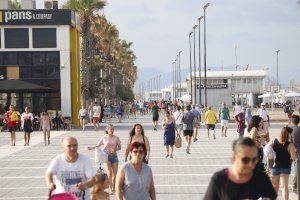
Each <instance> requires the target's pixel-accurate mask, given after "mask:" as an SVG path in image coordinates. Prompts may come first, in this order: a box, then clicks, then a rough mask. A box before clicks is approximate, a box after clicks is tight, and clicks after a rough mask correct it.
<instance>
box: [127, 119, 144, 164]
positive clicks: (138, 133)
mask: <svg viewBox="0 0 300 200" xmlns="http://www.w3.org/2000/svg"><path fill="white" fill-rule="evenodd" d="M140 137H142V141H138V140H135V138H140ZM134 142H140V143H143V144H145V146H146V153H145V154H144V158H143V162H144V163H146V164H148V162H149V157H150V144H149V140H148V138H147V137H146V136H145V134H144V128H143V126H142V125H141V124H135V125H134V126H133V128H132V129H131V131H130V132H129V139H128V142H127V148H126V151H125V162H127V158H128V156H129V147H130V144H131V143H134ZM130 159H131V158H130V157H129V160H130Z"/></svg>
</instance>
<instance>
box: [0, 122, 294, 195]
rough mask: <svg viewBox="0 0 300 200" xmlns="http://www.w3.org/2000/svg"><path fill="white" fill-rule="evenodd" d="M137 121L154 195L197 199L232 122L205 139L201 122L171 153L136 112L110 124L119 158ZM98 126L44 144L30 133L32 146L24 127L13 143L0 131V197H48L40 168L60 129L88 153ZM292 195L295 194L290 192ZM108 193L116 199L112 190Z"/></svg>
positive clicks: (226, 154)
mask: <svg viewBox="0 0 300 200" xmlns="http://www.w3.org/2000/svg"><path fill="white" fill-rule="evenodd" d="M137 122H139V123H142V125H143V126H144V128H145V132H146V135H147V136H148V137H149V140H150V143H151V144H150V145H151V157H150V166H151V167H152V170H153V173H154V182H155V188H156V193H157V199H158V200H165V199H172V200H182V199H189V200H194V199H195V200H196V199H197V200H198V199H202V198H203V195H204V193H205V190H206V187H207V185H208V183H209V180H210V177H211V175H212V174H213V173H214V172H215V171H217V170H220V169H222V168H224V167H227V166H229V165H230V156H231V143H232V141H233V140H234V139H235V138H236V137H237V134H236V133H235V127H234V126H233V124H230V129H229V134H228V135H229V137H227V138H221V137H220V132H219V130H218V131H217V139H216V140H210V141H208V140H207V139H206V134H205V132H204V129H203V128H202V129H201V131H200V135H199V136H200V139H199V141H197V142H195V143H193V144H192V146H191V154H190V155H187V154H186V153H185V148H184V147H183V148H180V149H175V152H174V158H173V159H171V158H167V159H166V158H165V157H164V147H163V131H162V129H161V128H159V130H158V131H157V132H154V131H153V129H152V126H151V123H150V117H149V116H146V117H140V116H139V117H138V118H137V119H136V120H134V119H130V120H125V121H124V122H123V123H120V124H119V123H115V120H113V121H112V123H113V124H114V125H115V134H116V135H118V136H119V137H120V139H121V141H122V145H123V147H122V150H121V151H120V152H119V160H120V161H121V162H120V163H123V161H124V147H125V145H126V142H127V139H128V132H129V130H130V129H131V127H132V125H133V124H134V123H137ZM103 126H104V125H102V126H101V130H100V131H98V132H95V131H93V130H92V129H91V128H90V129H89V130H88V131H86V132H82V131H76V130H75V131H71V132H64V131H59V132H55V131H53V132H52V133H51V145H50V146H46V147H45V146H44V143H43V137H42V133H41V132H35V133H33V134H32V136H33V137H32V141H31V146H29V147H25V146H23V145H24V142H23V133H17V138H18V142H17V146H16V147H11V146H9V144H10V138H9V137H10V135H9V133H1V135H0V200H1V199H3V200H4V199H5V200H9V199H41V200H42V199H47V194H48V191H47V188H46V184H45V181H44V174H45V171H46V168H47V166H48V165H49V163H50V160H51V159H52V158H53V157H54V156H56V155H57V154H59V153H61V152H62V149H61V146H60V142H61V139H62V138H63V137H64V136H65V135H73V136H76V137H77V138H78V141H79V151H80V152H81V153H84V154H88V155H89V156H90V157H91V158H92V159H93V152H88V151H87V150H86V147H87V146H90V145H94V144H96V143H97V141H98V139H99V138H100V137H101V135H103V134H104V132H103ZM282 126H283V124H273V125H272V127H271V133H272V134H271V137H273V136H275V135H278V134H279V128H280V127H282ZM291 198H296V197H295V196H293V197H291ZM112 199H116V198H115V196H112Z"/></svg>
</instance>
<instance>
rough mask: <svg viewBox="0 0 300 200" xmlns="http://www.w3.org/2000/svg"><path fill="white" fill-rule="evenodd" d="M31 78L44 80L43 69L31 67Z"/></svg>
mask: <svg viewBox="0 0 300 200" xmlns="http://www.w3.org/2000/svg"><path fill="white" fill-rule="evenodd" d="M31 76H32V78H39V79H40V78H45V69H44V67H32V68H31Z"/></svg>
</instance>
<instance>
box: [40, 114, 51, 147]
mask: <svg viewBox="0 0 300 200" xmlns="http://www.w3.org/2000/svg"><path fill="white" fill-rule="evenodd" d="M51 125H52V120H51V118H50V116H49V114H48V113H47V112H42V114H41V125H40V129H42V131H43V133H44V143H45V146H46V145H47V144H48V145H49V144H50V130H51ZM46 137H47V139H48V142H47V140H46Z"/></svg>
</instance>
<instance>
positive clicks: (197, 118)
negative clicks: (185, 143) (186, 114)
mask: <svg viewBox="0 0 300 200" xmlns="http://www.w3.org/2000/svg"><path fill="white" fill-rule="evenodd" d="M192 108H193V109H192V110H191V112H192V113H193V114H194V115H195V119H194V140H193V141H194V142H196V141H197V140H198V129H200V123H201V113H200V111H199V110H197V109H196V105H195V104H193V106H192Z"/></svg>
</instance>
